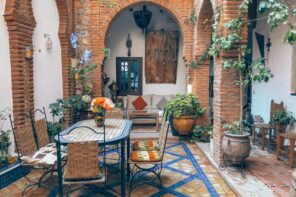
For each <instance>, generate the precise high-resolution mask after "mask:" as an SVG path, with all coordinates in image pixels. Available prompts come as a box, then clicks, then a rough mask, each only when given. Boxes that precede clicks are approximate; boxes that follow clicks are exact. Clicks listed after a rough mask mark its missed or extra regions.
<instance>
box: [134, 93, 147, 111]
mask: <svg viewBox="0 0 296 197" xmlns="http://www.w3.org/2000/svg"><path fill="white" fill-rule="evenodd" d="M132 104H133V105H134V106H135V108H136V110H142V109H144V107H146V106H147V103H146V102H145V100H144V99H143V98H142V97H141V96H139V97H138V98H136V99H135V100H134V101H133V102H132Z"/></svg>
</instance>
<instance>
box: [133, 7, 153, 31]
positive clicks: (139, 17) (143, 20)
mask: <svg viewBox="0 0 296 197" xmlns="http://www.w3.org/2000/svg"><path fill="white" fill-rule="evenodd" d="M151 16H152V12H150V11H149V10H147V6H145V5H144V6H143V10H139V11H135V12H134V20H135V22H136V24H137V26H138V27H139V28H141V29H142V31H143V32H145V30H146V28H147V27H148V25H149V23H150V21H151Z"/></svg>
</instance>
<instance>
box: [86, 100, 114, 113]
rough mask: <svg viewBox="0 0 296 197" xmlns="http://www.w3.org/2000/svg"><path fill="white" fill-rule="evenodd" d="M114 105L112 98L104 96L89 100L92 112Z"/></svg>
mask: <svg viewBox="0 0 296 197" xmlns="http://www.w3.org/2000/svg"><path fill="white" fill-rule="evenodd" d="M114 106H115V104H114V103H113V102H112V100H111V99H109V98H106V97H97V98H95V99H93V100H92V102H91V110H92V111H93V112H94V113H97V112H102V111H104V110H112V109H113V108H114Z"/></svg>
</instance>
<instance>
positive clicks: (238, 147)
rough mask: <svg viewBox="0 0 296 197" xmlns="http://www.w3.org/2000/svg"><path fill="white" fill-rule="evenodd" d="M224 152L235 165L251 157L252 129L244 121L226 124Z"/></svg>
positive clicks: (223, 140)
mask: <svg viewBox="0 0 296 197" xmlns="http://www.w3.org/2000/svg"><path fill="white" fill-rule="evenodd" d="M223 128H224V129H226V131H225V132H224V137H223V139H222V151H223V153H224V154H225V155H227V156H228V157H229V158H230V160H231V161H232V162H233V163H240V162H242V161H243V160H244V159H245V158H247V157H248V156H249V155H250V151H251V143H250V138H249V136H250V129H249V127H248V126H247V125H246V124H245V123H244V121H235V122H232V123H229V124H224V125H223Z"/></svg>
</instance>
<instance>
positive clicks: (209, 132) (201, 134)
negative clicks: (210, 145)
mask: <svg viewBox="0 0 296 197" xmlns="http://www.w3.org/2000/svg"><path fill="white" fill-rule="evenodd" d="M210 138H213V126H212V125H202V126H200V125H195V126H194V128H193V131H192V137H191V140H190V141H191V142H196V141H205V140H207V141H208V140H209V139H210Z"/></svg>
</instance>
